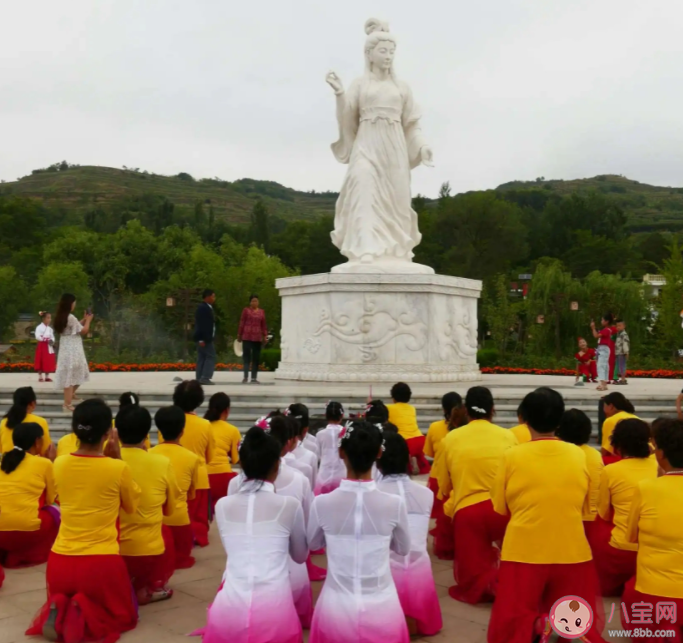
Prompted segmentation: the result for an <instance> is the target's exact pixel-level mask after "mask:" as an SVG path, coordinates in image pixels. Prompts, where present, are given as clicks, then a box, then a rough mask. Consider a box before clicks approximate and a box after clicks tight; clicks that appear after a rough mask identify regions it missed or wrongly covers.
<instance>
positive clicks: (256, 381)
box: [251, 380, 261, 384]
mask: <svg viewBox="0 0 683 643" xmlns="http://www.w3.org/2000/svg"><path fill="white" fill-rule="evenodd" d="M251 383H252V384H260V383H261V382H259V381H258V380H251Z"/></svg>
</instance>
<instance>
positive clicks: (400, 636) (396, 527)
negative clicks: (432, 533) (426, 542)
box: [308, 421, 410, 643]
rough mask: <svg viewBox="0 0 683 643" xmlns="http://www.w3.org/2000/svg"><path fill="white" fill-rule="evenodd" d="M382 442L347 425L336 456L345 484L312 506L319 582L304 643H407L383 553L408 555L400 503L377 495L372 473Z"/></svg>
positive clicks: (372, 430)
mask: <svg viewBox="0 0 683 643" xmlns="http://www.w3.org/2000/svg"><path fill="white" fill-rule="evenodd" d="M381 449H382V435H381V433H380V431H379V430H378V429H377V428H376V427H375V426H373V425H372V424H368V423H367V422H363V421H358V422H352V423H348V424H347V426H346V428H345V429H344V430H343V431H342V435H341V439H340V448H339V452H340V454H341V455H342V457H343V459H344V463H345V465H346V468H347V478H346V479H344V480H342V482H341V484H340V486H339V488H338V489H336V490H334V491H332V492H331V493H328V494H325V495H322V496H318V497H317V498H316V499H315V500H314V501H313V506H312V507H311V515H310V517H309V522H308V537H309V544H310V547H311V549H318V548H321V547H325V546H326V547H327V580H326V581H325V585H324V586H323V590H322V592H321V594H320V598H319V599H318V603H317V604H316V606H315V612H314V614H313V624H312V626H311V636H310V639H309V641H310V643H377V641H382V643H408V640H409V634H408V627H407V625H406V620H405V618H404V616H403V610H402V609H401V603H400V601H399V597H398V592H397V591H396V586H395V585H394V580H393V578H392V576H391V568H390V564H389V552H390V551H393V552H394V553H396V554H398V555H400V556H405V555H407V554H408V553H410V533H409V527H408V514H407V512H406V505H405V502H404V501H403V500H402V499H401V498H400V497H399V496H392V495H389V494H387V493H384V492H382V491H379V490H378V489H377V484H376V483H375V481H374V480H372V473H371V472H372V465H373V463H374V462H375V460H377V458H378V457H379V456H380V453H381Z"/></svg>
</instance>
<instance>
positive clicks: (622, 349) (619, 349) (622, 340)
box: [614, 319, 631, 384]
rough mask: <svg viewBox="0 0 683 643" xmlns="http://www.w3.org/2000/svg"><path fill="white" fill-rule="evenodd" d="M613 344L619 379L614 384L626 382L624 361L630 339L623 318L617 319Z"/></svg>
mask: <svg viewBox="0 0 683 643" xmlns="http://www.w3.org/2000/svg"><path fill="white" fill-rule="evenodd" d="M614 345H615V353H616V356H617V373H618V375H619V379H618V380H617V381H616V382H615V384H628V381H627V380H626V362H627V361H628V354H629V353H630V352H631V340H630V339H629V336H628V333H627V332H626V322H625V321H624V320H623V319H617V339H616V341H615V343H614Z"/></svg>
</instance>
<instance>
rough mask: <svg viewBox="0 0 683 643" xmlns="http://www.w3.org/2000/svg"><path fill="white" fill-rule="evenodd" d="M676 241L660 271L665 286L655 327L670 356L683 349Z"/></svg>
mask: <svg viewBox="0 0 683 643" xmlns="http://www.w3.org/2000/svg"><path fill="white" fill-rule="evenodd" d="M681 251H682V249H681V247H680V246H679V245H678V242H677V241H674V242H673V243H672V244H671V245H670V246H669V253H670V256H669V258H668V259H665V260H664V262H663V264H662V266H661V268H660V270H661V273H662V275H663V276H664V278H665V279H666V285H665V286H664V287H663V288H662V290H661V291H660V293H659V302H658V305H657V312H658V317H657V326H658V327H659V329H660V333H661V338H662V342H663V343H664V346H663V348H665V349H666V351H667V352H669V353H670V354H674V353H675V352H676V350H678V349H680V348H683V329H682V328H681V317H680V314H681V309H682V308H683V256H682V255H681Z"/></svg>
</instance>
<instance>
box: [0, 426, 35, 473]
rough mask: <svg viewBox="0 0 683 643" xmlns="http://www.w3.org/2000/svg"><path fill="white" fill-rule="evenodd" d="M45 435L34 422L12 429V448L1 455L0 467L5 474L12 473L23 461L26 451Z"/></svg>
mask: <svg viewBox="0 0 683 643" xmlns="http://www.w3.org/2000/svg"><path fill="white" fill-rule="evenodd" d="M44 435H45V433H44V431H43V427H42V426H40V424H37V423H36V422H25V423H24V424H20V425H19V426H18V427H16V428H15V429H14V431H12V441H13V442H14V448H13V449H12V450H11V451H9V452H8V453H5V454H4V455H3V456H2V462H0V469H1V470H2V471H3V472H4V473H7V474H10V473H12V472H13V471H15V470H16V468H17V467H18V466H19V465H20V464H21V463H22V462H23V461H24V458H25V457H26V453H27V452H28V451H30V450H31V449H32V448H33V447H34V446H35V444H36V442H37V441H38V440H40V439H41V438H42V437H43V436H44Z"/></svg>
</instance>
